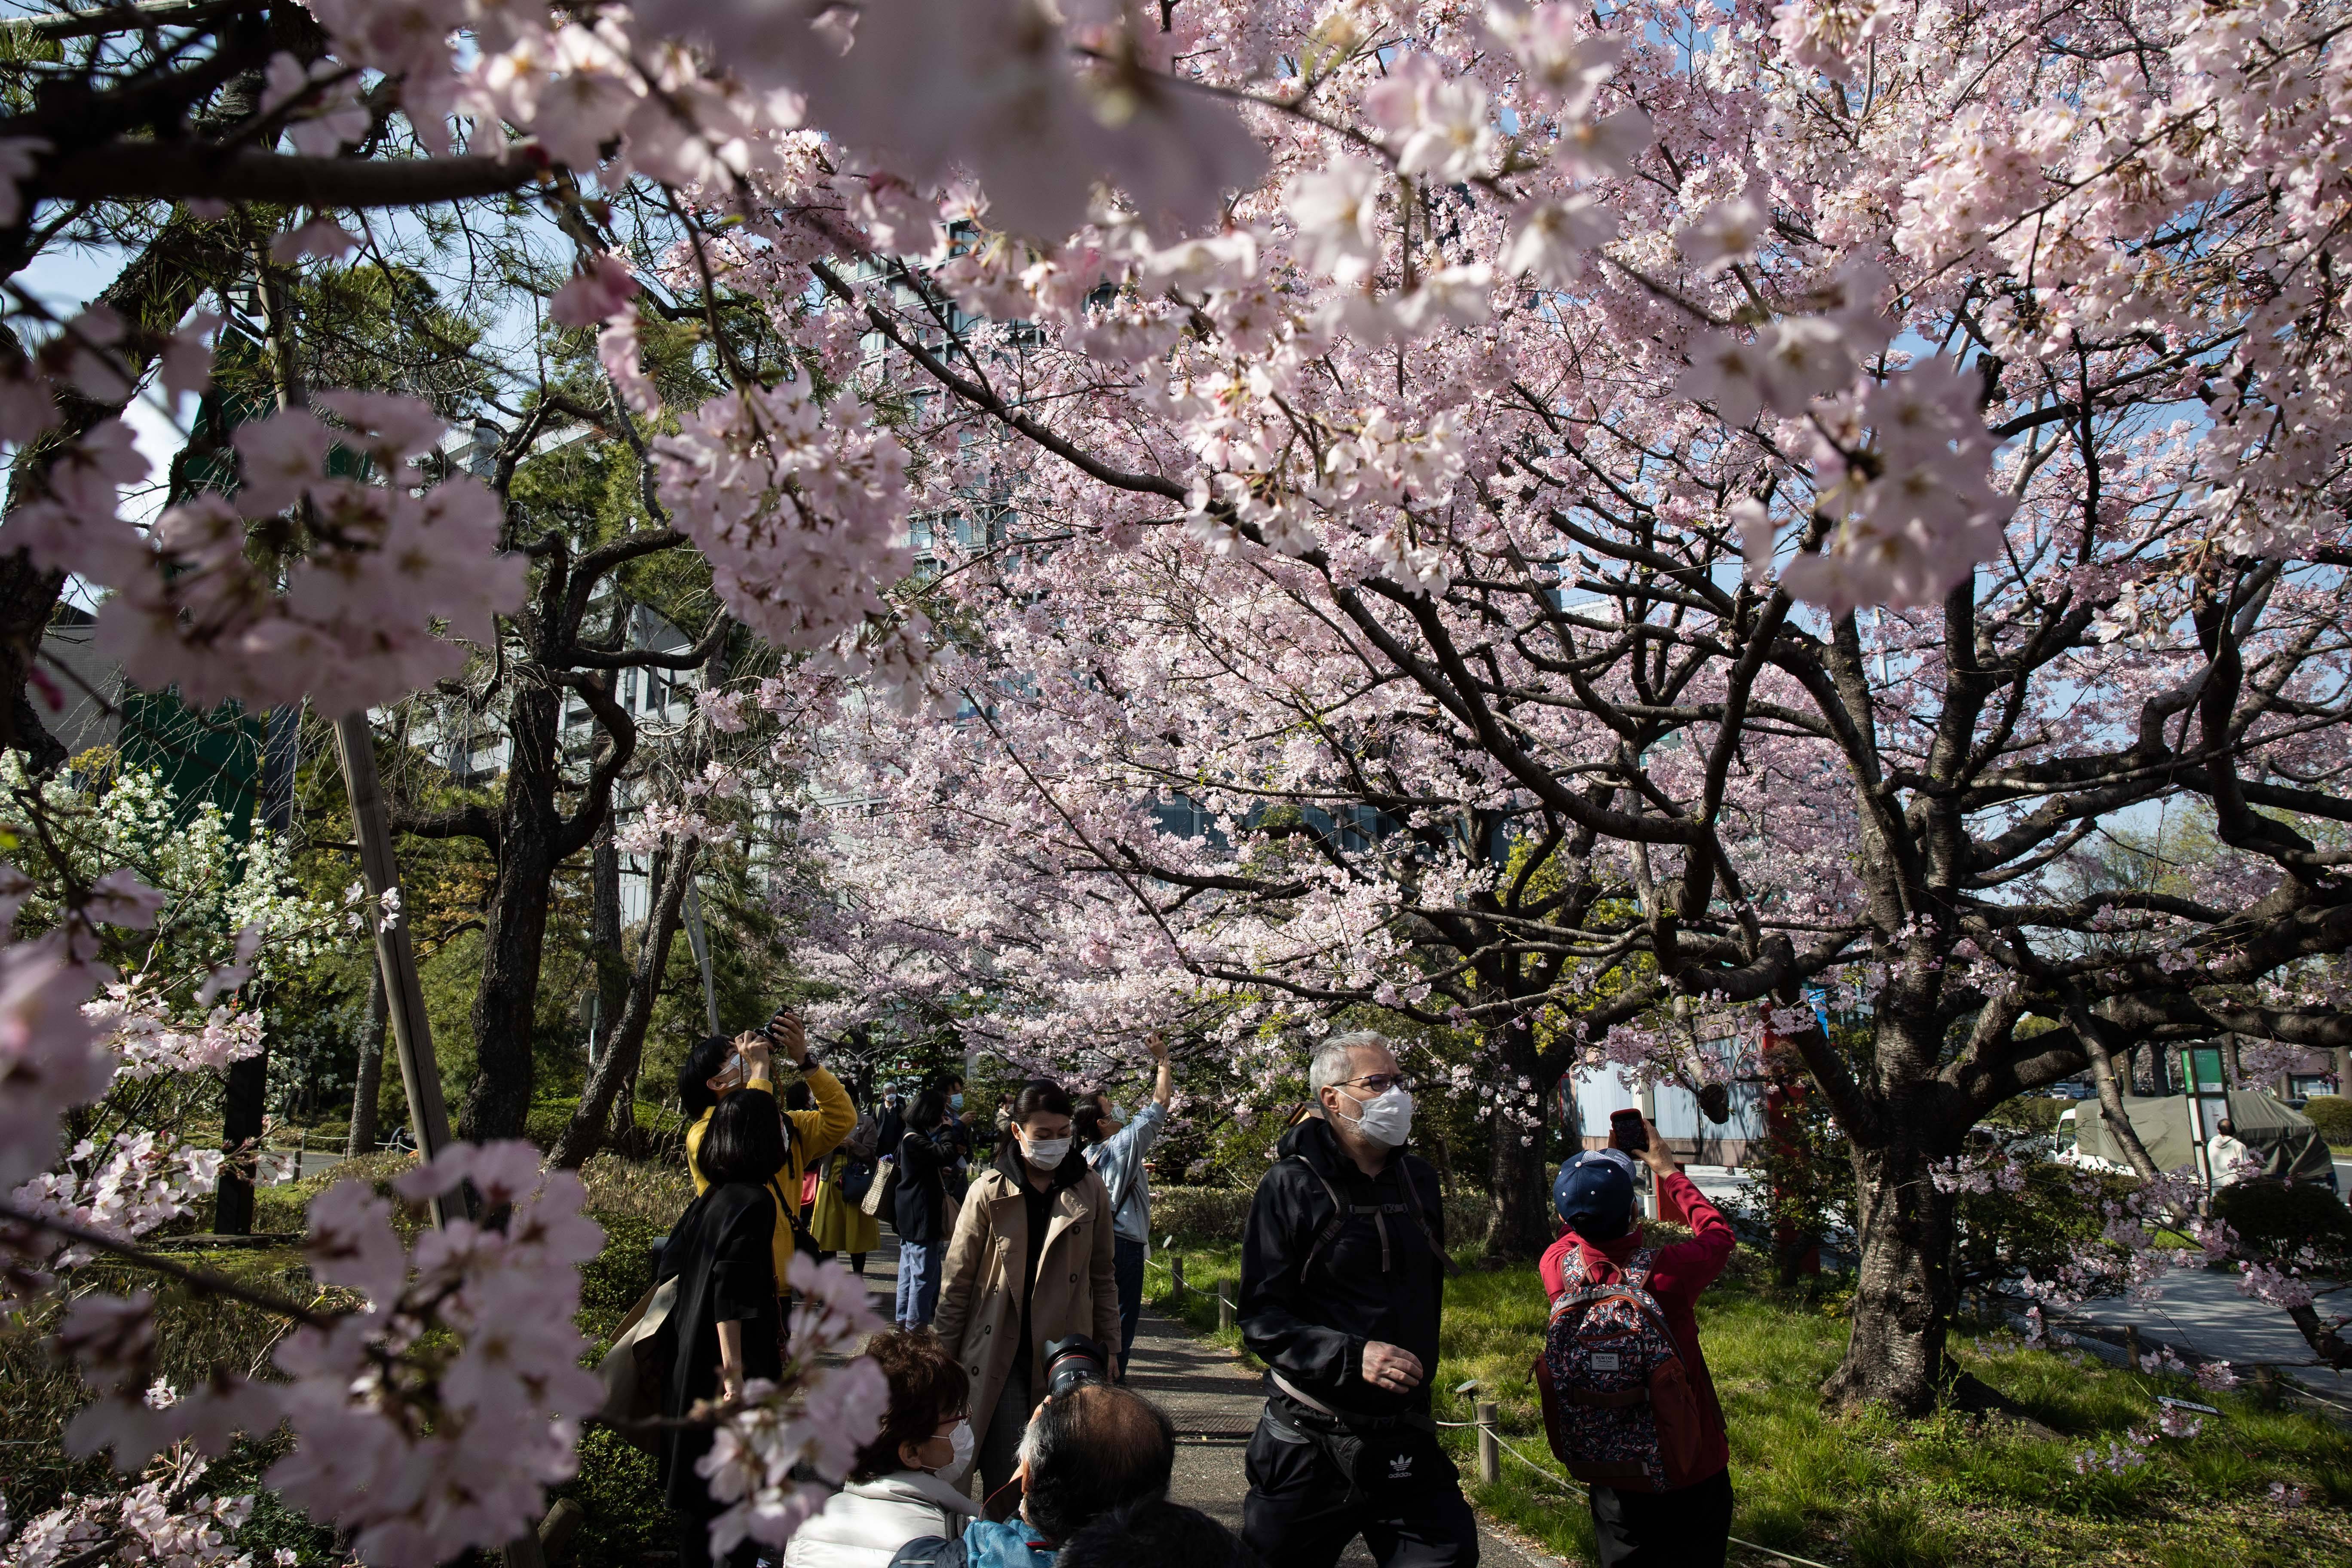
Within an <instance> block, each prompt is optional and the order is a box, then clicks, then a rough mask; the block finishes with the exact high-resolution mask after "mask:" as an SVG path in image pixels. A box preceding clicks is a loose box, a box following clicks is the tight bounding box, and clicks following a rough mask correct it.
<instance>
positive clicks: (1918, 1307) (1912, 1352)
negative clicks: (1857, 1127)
mask: <svg viewBox="0 0 2352 1568" xmlns="http://www.w3.org/2000/svg"><path fill="white" fill-rule="evenodd" d="M1851 1147H1852V1149H1853V1154H1852V1158H1853V1174H1854V1194H1855V1206H1856V1208H1857V1210H1858V1212H1857V1213H1856V1215H1855V1216H1854V1217H1855V1228H1856V1231H1857V1232H1858V1234H1859V1237H1860V1240H1861V1247H1862V1258H1861V1265H1860V1271H1859V1277H1858V1279H1856V1281H1855V1287H1854V1298H1853V1334H1852V1335H1851V1337H1849V1339H1848V1340H1847V1342H1846V1351H1845V1359H1844V1360H1843V1362H1841V1363H1839V1365H1838V1369H1837V1370H1836V1371H1835V1372H1834V1373H1831V1374H1830V1379H1829V1381H1828V1382H1827V1383H1826V1384H1822V1398H1823V1400H1824V1401H1825V1402H1827V1403H1829V1404H1831V1405H1838V1406H1843V1407H1849V1408H1850V1407H1853V1406H1858V1405H1864V1404H1884V1405H1890V1406H1892V1407H1893V1408H1895V1410H1897V1411H1900V1412H1902V1413H1903V1414H1905V1415H1925V1414H1926V1413H1927V1411H1928V1410H1929V1409H1931V1408H1933V1406H1934V1405H1935V1404H1936V1402H1937V1398H1938V1396H1939V1394H1940V1393H1941V1391H1942V1388H1943V1384H1944V1379H1945V1361H1944V1339H1945V1325H1946V1321H1947V1320H1948V1318H1949V1316H1950V1314H1951V1310H1952V1307H1953V1304H1954V1300H1955V1292H1954V1290H1953V1287H1952V1277H1951V1268H1950V1260H1951V1256H1952V1239H1953V1238H1952V1200H1951V1198H1950V1196H1949V1195H1948V1194H1943V1193H1939V1192H1937V1190H1936V1184H1935V1183H1934V1182H1933V1181H1931V1180H1929V1178H1928V1173H1927V1167H1928V1165H1929V1164H1930V1163H1932V1162H1933V1161H1934V1160H1935V1159H1936V1158H1937V1155H1936V1153H1935V1152H1932V1151H1930V1150H1929V1149H1928V1148H1927V1147H1926V1146H1925V1145H1924V1144H1923V1143H1921V1142H1918V1141H1916V1140H1914V1139H1911V1138H1897V1139H1896V1140H1895V1141H1893V1142H1889V1143H1887V1144H1885V1145H1883V1146H1880V1147H1877V1148H1868V1149H1865V1148H1864V1147H1862V1146H1860V1145H1858V1144H1856V1145H1852V1146H1851Z"/></svg>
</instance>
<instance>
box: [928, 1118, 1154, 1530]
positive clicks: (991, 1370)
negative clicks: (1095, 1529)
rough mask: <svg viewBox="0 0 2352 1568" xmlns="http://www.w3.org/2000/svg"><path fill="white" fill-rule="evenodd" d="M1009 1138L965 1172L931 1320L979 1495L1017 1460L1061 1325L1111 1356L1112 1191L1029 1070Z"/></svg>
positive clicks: (1001, 1480)
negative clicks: (965, 1416) (953, 1376)
mask: <svg viewBox="0 0 2352 1568" xmlns="http://www.w3.org/2000/svg"><path fill="white" fill-rule="evenodd" d="M1012 1124H1013V1125H1012V1131H1013V1136H1012V1137H1010V1138H1007V1139H1006V1140H1005V1141H1004V1143H1003V1147H1002V1148H1001V1149H1000V1150H999V1151H998V1152H997V1156H996V1163H994V1164H993V1165H991V1166H990V1167H989V1168H988V1169H987V1170H985V1171H982V1173H980V1174H979V1175H978V1176H976V1177H975V1178H973V1180H972V1184H971V1190H970V1191H968V1192H967V1193H965V1194H964V1200H963V1212H962V1213H961V1215H958V1216H957V1218H956V1227H955V1236H954V1237H953V1238H952V1239H951V1240H950V1241H949V1243H948V1257H947V1268H946V1269H945V1271H944V1278H943V1279H942V1280H941V1282H940V1308H939V1315H938V1316H937V1317H935V1318H933V1319H932V1320H931V1328H932V1330H933V1331H934V1332H936V1333H937V1334H938V1335H939V1336H940V1339H942V1340H944V1341H946V1342H947V1343H948V1346H949V1348H950V1350H952V1351H953V1352H955V1357H956V1360H958V1361H959V1362H961V1363H963V1369H964V1372H965V1373H967V1374H968V1375H969V1376H970V1377H971V1429H972V1430H973V1431H974V1432H977V1433H979V1434H980V1451H979V1463H980V1477H981V1481H982V1491H981V1498H982V1501H983V1502H985V1501H987V1500H991V1499H992V1498H994V1497H995V1494H996V1493H998V1492H999V1491H1001V1490H1003V1489H1004V1487H1005V1486H1006V1484H1007V1483H1009V1482H1010V1481H1011V1480H1012V1479H1013V1471H1014V1470H1015V1469H1016V1468H1019V1464H1020V1460H1019V1449H1020V1446H1021V1434H1022V1432H1023V1431H1024V1430H1025V1429H1026V1428H1027V1426H1028V1425H1029V1413H1030V1412H1031V1411H1032V1410H1034V1409H1035V1408H1036V1405H1037V1401H1038V1399H1039V1398H1040V1397H1041V1396H1042V1395H1043V1394H1044V1393H1045V1378H1044V1375H1043V1374H1044V1372H1045V1347H1046V1346H1047V1345H1048V1344H1050V1343H1051V1342H1054V1341H1055V1340H1058V1339H1064V1338H1066V1337H1067V1336H1069V1335H1071V1334H1086V1335H1088V1336H1090V1337H1091V1338H1093V1339H1094V1340H1096V1341H1097V1342H1099V1343H1100V1344H1101V1345H1102V1347H1103V1350H1104V1352H1106V1353H1107V1354H1108V1355H1109V1356H1111V1357H1112V1358H1113V1359H1114V1361H1115V1360H1116V1358H1117V1356H1118V1283H1117V1280H1116V1279H1115V1278H1114V1275H1113V1272H1112V1261H1111V1260H1112V1256H1113V1252H1112V1246H1111V1215H1110V1193H1109V1191H1108V1189H1107V1188H1105V1187H1104V1186H1103V1184H1102V1178H1101V1177H1100V1176H1097V1175H1096V1174H1095V1173H1094V1167H1092V1166H1091V1165H1088V1164H1087V1162H1086V1159H1085V1157H1084V1156H1082V1155H1081V1154H1079V1153H1078V1152H1077V1151H1076V1149H1075V1148H1074V1147H1072V1145H1071V1140H1070V1097H1069V1094H1068V1093H1067V1091H1066V1090H1065V1089H1063V1088H1062V1087H1061V1085H1059V1084H1057V1083H1055V1082H1053V1081H1052V1080H1051V1079H1032V1080H1030V1081H1029V1082H1028V1083H1027V1084H1025V1085H1024V1086H1023V1088H1022V1090H1021V1092H1020V1094H1019V1095H1018V1096H1017V1097H1015V1098H1014V1100H1013V1114H1012Z"/></svg>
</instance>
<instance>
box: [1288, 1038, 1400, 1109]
mask: <svg viewBox="0 0 2352 1568" xmlns="http://www.w3.org/2000/svg"><path fill="white" fill-rule="evenodd" d="M1367 1046H1369V1047H1371V1048H1373V1049H1375V1050H1382V1051H1387V1052H1388V1053H1389V1054H1390V1055H1391V1056H1393V1055H1395V1054H1396V1042H1394V1041H1393V1040H1391V1039H1390V1038H1389V1037H1387V1036H1386V1035H1383V1034H1381V1032H1380V1031H1378V1030H1376V1029H1358V1030H1355V1031H1354V1032H1352V1033H1350V1034H1345V1035H1334V1036H1332V1037H1330V1038H1329V1039H1328V1040H1325V1041H1324V1042H1323V1043H1322V1044H1321V1045H1319V1046H1318V1047H1315V1057H1314V1059H1313V1060H1312V1061H1309V1062H1308V1063H1307V1093H1309V1094H1311V1095H1313V1096H1314V1097H1315V1098H1316V1099H1318V1100H1320V1099H1322V1098H1323V1091H1324V1090H1325V1089H1332V1088H1335V1087H1337V1086H1338V1085H1339V1084H1343V1083H1346V1082H1348V1081H1349V1079H1353V1078H1354V1077H1356V1067H1355V1052H1356V1051H1357V1049H1358V1048H1359V1047H1367Z"/></svg>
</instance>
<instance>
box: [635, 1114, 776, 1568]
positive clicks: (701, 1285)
mask: <svg viewBox="0 0 2352 1568" xmlns="http://www.w3.org/2000/svg"><path fill="white" fill-rule="evenodd" d="M702 1126H703V1136H702V1138H701V1139H700V1140H699V1142H700V1144H701V1150H702V1166H701V1169H702V1170H703V1171H704V1172H705V1173H707V1178H708V1179H707V1180H706V1181H705V1182H704V1184H703V1188H702V1191H701V1193H700V1194H699V1195H698V1196H697V1197H696V1198H695V1200H694V1202H693V1203H691V1204H689V1205H687V1209H686V1212H685V1213H684V1214H683V1215H679V1216H678V1221H677V1224H676V1225H674V1226H671V1227H670V1233H669V1239H668V1241H667V1243H666V1244H665V1245H664V1246H663V1247H662V1260H661V1267H660V1268H659V1270H658V1271H657V1273H656V1282H658V1281H659V1280H662V1279H676V1280H677V1302H676V1305H675V1306H673V1307H672V1309H671V1312H670V1317H669V1320H668V1322H667V1324H666V1325H665V1326H664V1330H663V1331H664V1332H665V1333H668V1332H672V1331H675V1333H676V1335H677V1338H676V1340H675V1342H674V1343H675V1345H676V1351H675V1352H674V1354H673V1355H672V1357H671V1360H670V1366H669V1374H668V1377H667V1381H666V1382H665V1383H664V1384H663V1385H662V1414H663V1415H665V1416H667V1417H670V1418H672V1419H676V1418H678V1417H682V1416H684V1415H686V1414H687V1413H688V1411H690V1410H692V1409H693V1408H694V1405H695V1404H696V1403H697V1402H698V1401H700V1400H707V1399H716V1400H733V1399H737V1398H740V1396H741V1394H742V1392H743V1385H744V1384H745V1383H746V1382H747V1381H749V1380H751V1379H753V1378H771V1379H772V1378H777V1377H781V1376H782V1375H783V1358H782V1352H781V1351H780V1349H779V1345H778V1340H779V1336H780V1334H781V1332H782V1312H781V1311H780V1310H779V1307H778V1302H777V1300H776V1286H777V1278H776V1261H775V1254H774V1251H773V1248H772V1238H773V1237H774V1235H775V1227H776V1214H775V1210H776V1202H777V1199H776V1177H777V1174H778V1173H779V1172H781V1171H782V1169H783V1166H784V1135H783V1127H782V1122H781V1121H779V1120H778V1119H777V1114H776V1102H775V1100H774V1097H773V1096H772V1095H770V1094H769V1093H768V1091H767V1090H766V1089H751V1088H745V1089H740V1090H737V1091H735V1092H731V1093H730V1094H729V1095H728V1096H727V1097H726V1098H725V1099H724V1100H720V1101H719V1103H718V1105H717V1106H715V1107H714V1108H713V1109H712V1110H711V1111H710V1112H709V1115H707V1116H706V1117H705V1118H704V1119H703V1123H702ZM661 1443H662V1447H661V1450H660V1454H659V1460H660V1471H661V1479H662V1489H663V1492H664V1495H665V1496H666V1497H667V1500H668V1502H669V1506H670V1509H671V1511H672V1513H673V1514H674V1515H675V1516H676V1519H677V1557H678V1563H679V1565H680V1568H705V1565H707V1564H709V1563H710V1562H711V1556H710V1538H709V1523H710V1521H711V1520H712V1519H713V1518H715V1517H716V1516H717V1515H719V1513H720V1512H722V1511H723V1505H722V1504H720V1503H718V1502H716V1501H714V1500H712V1499H711V1497H710V1493H709V1488H708V1487H706V1486H705V1485H704V1483H703V1479H702V1478H701V1477H700V1476H699V1475H698V1474H696V1472H695V1463H696V1461H697V1460H698V1459H700V1458H702V1457H703V1455H705V1454H706V1453H708V1452H709V1449H710V1443H711V1429H710V1428H709V1427H708V1426H675V1427H670V1428H667V1429H666V1430H665V1431H664V1432H663V1433H662V1435H661ZM757 1555H758V1543H757V1542H748V1541H747V1542H744V1543H743V1544H742V1545H741V1546H740V1547H738V1548H737V1549H736V1550H735V1551H733V1552H729V1553H728V1555H727V1563H728V1564H729V1568H751V1563H752V1561H753V1559H754V1558H755V1557H756V1556H757Z"/></svg>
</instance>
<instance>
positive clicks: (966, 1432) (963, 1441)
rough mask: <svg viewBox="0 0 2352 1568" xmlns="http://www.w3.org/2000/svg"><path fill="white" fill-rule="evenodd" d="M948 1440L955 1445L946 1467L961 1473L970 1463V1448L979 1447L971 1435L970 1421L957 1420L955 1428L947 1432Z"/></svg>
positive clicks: (953, 1471) (952, 1471)
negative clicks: (953, 1452) (952, 1456)
mask: <svg viewBox="0 0 2352 1568" xmlns="http://www.w3.org/2000/svg"><path fill="white" fill-rule="evenodd" d="M948 1441H949V1442H950V1444H952V1445H953V1446H954V1447H955V1458H953V1459H951V1460H950V1461H949V1462H948V1469H949V1470H950V1472H951V1473H954V1474H958V1475H961V1473H962V1472H963V1471H964V1470H965V1469H966V1468H969V1467H970V1466H971V1451H972V1449H973V1448H975V1447H979V1443H978V1440H977V1439H975V1438H974V1437H973V1436H972V1435H971V1422H969V1421H959V1422H957V1423H956V1424H955V1430H954V1431H952V1432H950V1433H949V1434H948Z"/></svg>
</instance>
